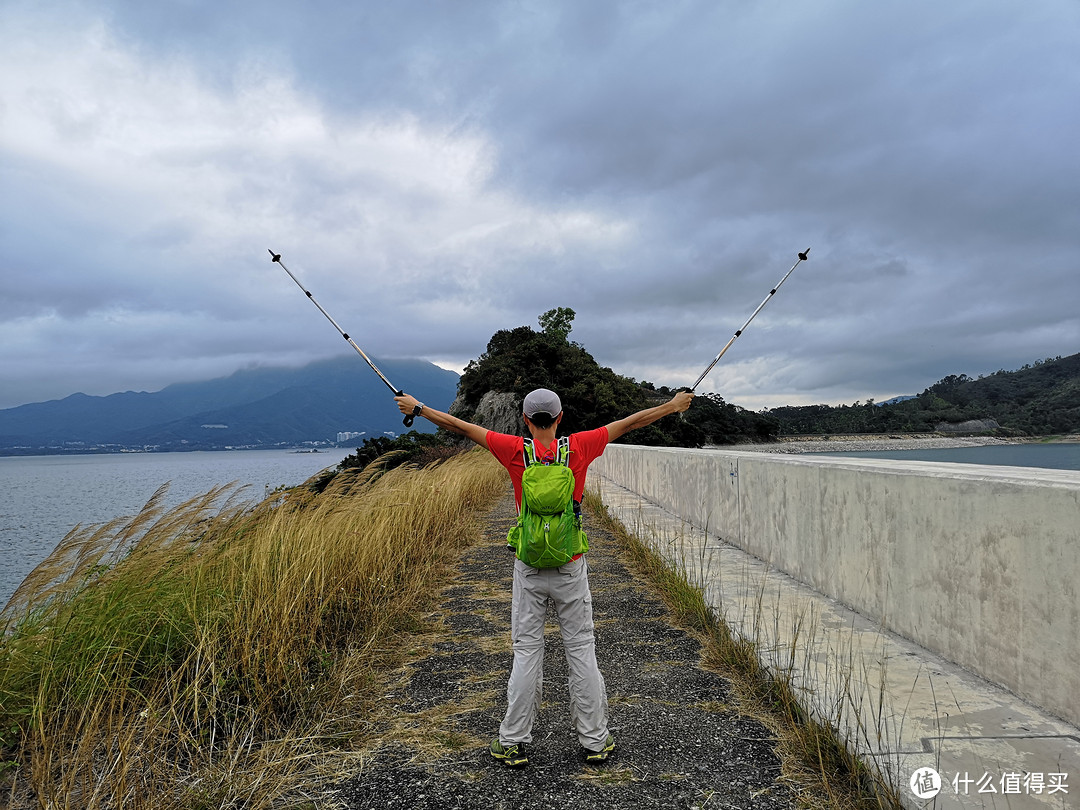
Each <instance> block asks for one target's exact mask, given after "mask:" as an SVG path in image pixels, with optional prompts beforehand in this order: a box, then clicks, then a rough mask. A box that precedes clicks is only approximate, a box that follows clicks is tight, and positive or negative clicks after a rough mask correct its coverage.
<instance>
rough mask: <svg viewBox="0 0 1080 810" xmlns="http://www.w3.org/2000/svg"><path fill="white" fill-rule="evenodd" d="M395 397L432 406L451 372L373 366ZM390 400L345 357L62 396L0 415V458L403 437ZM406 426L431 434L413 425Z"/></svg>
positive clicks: (396, 363)
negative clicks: (150, 389)
mask: <svg viewBox="0 0 1080 810" xmlns="http://www.w3.org/2000/svg"><path fill="white" fill-rule="evenodd" d="M375 362H376V364H377V365H378V366H379V368H380V369H381V370H382V371H383V372H384V373H385V374H386V376H387V377H388V378H389V379H390V380H392V381H393V382H394V384H395V385H399V386H401V387H402V388H403V389H404V390H405V391H407V392H408V393H410V394H413V395H414V396H416V397H417V398H418V399H420V400H421V401H423V402H429V403H431V404H432V405H434V406H435V407H439V408H441V409H445V408H448V407H449V405H450V403H451V402H452V401H453V399H454V397H455V395H456V391H457V383H458V375H457V374H455V373H454V372H452V371H446V370H445V369H441V368H439V367H438V366H435V365H433V364H431V363H427V362H424V361H421V360H376V361H375ZM401 419H402V417H401V415H400V414H399V413H398V410H397V407H396V406H395V405H394V402H393V394H392V393H391V392H390V390H389V389H388V388H387V387H386V386H385V385H384V384H383V382H382V381H381V380H380V379H379V378H378V377H377V376H375V375H374V374H373V373H372V372H371V370H370V369H368V368H367V367H366V366H365V365H364V362H363V361H362V360H361V359H360V358H358V357H354V356H344V357H338V358H334V359H331V360H324V361H319V362H315V363H311V364H309V365H307V366H303V367H301V368H252V369H243V370H241V371H237V372H236V373H235V374H232V375H231V376H228V377H221V378H218V379H213V380H207V381H204V382H191V383H177V384H175V385H170V386H168V387H167V388H164V389H162V390H161V391H157V392H154V393H147V392H135V391H128V392H126V393H120V394H111V395H109V396H104V397H97V396H87V395H86V394H72V395H71V396H69V397H65V398H64V399H60V400H54V401H51V402H36V403H32V404H29V405H20V406H19V407H17V408H7V409H4V410H0V455H24V454H39V453H80V452H122V451H133V450H158V451H168V450H223V449H239V448H271V447H292V446H298V447H299V446H316V447H317V446H319V445H320V444H321V445H324V446H325V445H334V444H335V443H336V442H337V434H338V433H340V432H352V433H361V434H362V435H361V436H359V437H355V438H353V439H350V440H348V441H346V442H344V444H345V445H349V444H357V445H358V444H360V443H362V442H363V440H364V439H365V438H367V437H371V436H379V435H386V434H391V435H397V434H399V433H403V432H406V430H407V428H405V427H404V426H403V425H402V423H401ZM413 427H414V429H417V430H422V431H432V430H434V428H433V426H432V425H430V424H429V423H428V422H425V421H424V420H422V419H420V420H417V422H416V424H415V425H414V426H413Z"/></svg>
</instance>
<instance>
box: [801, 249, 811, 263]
mask: <svg viewBox="0 0 1080 810" xmlns="http://www.w3.org/2000/svg"><path fill="white" fill-rule="evenodd" d="M809 252H810V248H807V249H806V250H804V251H803V252H802V253H800V254H799V261H803V262H805V261H806V254H807V253H809Z"/></svg>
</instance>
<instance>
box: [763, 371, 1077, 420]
mask: <svg viewBox="0 0 1080 810" xmlns="http://www.w3.org/2000/svg"><path fill="white" fill-rule="evenodd" d="M768 415H769V416H770V417H772V418H773V419H775V420H776V422H777V423H778V424H779V425H780V428H781V431H782V432H783V433H785V434H792V433H795V434H800V433H801V434H815V433H819V434H833V433H890V432H931V431H935V430H940V429H941V428H942V427H944V426H947V425H959V424H961V423H964V422H967V421H970V420H984V421H987V422H996V423H997V424H998V425H999V427H998V428H997V429H996V430H995V432H997V433H999V434H1002V435H1012V436H1024V435H1032V436H1036V435H1051V434H1066V433H1077V432H1080V354H1074V355H1071V356H1069V357H1055V358H1052V359H1051V358H1048V359H1046V360H1039V361H1036V362H1035V363H1034V364H1029V365H1025V366H1024V367H1023V368H1021V369H1018V370H1016V371H1004V370H1002V371H996V372H994V373H993V374H990V375H987V376H984V377H979V378H977V379H972V378H971V377H968V376H967V375H966V374H952V375H950V376H948V377H945V378H944V379H942V380H939V381H938V382H936V383H934V384H933V385H931V386H930V387H929V388H927V389H926V390H925V391H923V392H922V393H921V394H919V395H918V396H917V397H914V398H912V399H908V400H904V401H902V402H895V403H889V404H881V405H876V404H874V403H873V401H868V402H865V403H860V402H856V403H854V404H853V405H841V406H838V407H831V406H829V405H808V406H799V407H794V406H793V407H783V408H773V409H772V410H770V411H769V412H768Z"/></svg>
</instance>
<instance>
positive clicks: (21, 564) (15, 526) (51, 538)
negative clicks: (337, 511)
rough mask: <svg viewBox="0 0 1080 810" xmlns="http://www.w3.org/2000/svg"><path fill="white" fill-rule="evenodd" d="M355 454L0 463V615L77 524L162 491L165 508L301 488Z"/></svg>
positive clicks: (126, 511) (250, 453)
mask: <svg viewBox="0 0 1080 810" xmlns="http://www.w3.org/2000/svg"><path fill="white" fill-rule="evenodd" d="M352 452H353V449H352V448H349V449H340V450H329V451H320V452H318V453H295V452H290V451H288V450H232V451H223V452H207V453H121V454H108V455H86V456H12V457H0V607H2V606H3V605H4V604H5V603H6V602H7V600H8V599H9V598H10V596H11V594H12V593H14V592H15V589H16V588H17V587H18V586H19V583H20V582H22V580H23V578H24V577H25V576H26V575H27V574H28V573H30V571H31V570H33V568H34V566H36V565H37V564H38V563H39V562H41V561H42V560H43V559H45V557H46V556H48V554H49V552H50V551H52V550H53V548H54V547H55V546H56V544H57V543H58V542H60V540H61V539H63V537H64V535H65V534H67V533H68V532H69V531H70V530H71V529H72V528H74V527H75V526H76V525H77V524H83V525H89V524H97V523H105V522H107V521H109V520H112V519H113V518H118V517H124V516H127V515H134V514H136V513H137V512H138V511H139V510H140V509H141V508H142V507H143V505H144V504H145V503H146V502H147V500H149V499H150V497H151V496H152V495H153V494H154V492H156V491H157V489H158V487H160V486H161V485H162V484H165V483H168V484H169V493H168V495H167V496H166V499H165V503H166V505H167V506H175V505H177V504H179V503H181V502H183V501H185V500H187V499H188V498H192V497H194V496H197V495H202V494H204V493H206V492H209V491H210V490H211V489H213V488H214V487H216V486H220V485H222V484H229V483H232V482H234V481H235V482H237V483H238V484H240V485H243V486H246V487H247V488H246V489H245V490H243V491H242V492H241V493H240V496H241V497H242V498H243V499H245V500H251V501H259V500H261V499H262V498H263V496H264V494H266V493H267V492H268V491H270V490H273V489H276V488H277V487H279V486H292V485H294V484H300V483H303V482H304V481H306V480H307V479H308V478H310V477H311V476H313V475H315V474H316V473H317V472H319V471H320V470H323V469H325V468H326V467H333V466H336V465H337V463H338V462H339V461H341V459H343V458H344V457H345V456H347V455H349V454H350V453H352Z"/></svg>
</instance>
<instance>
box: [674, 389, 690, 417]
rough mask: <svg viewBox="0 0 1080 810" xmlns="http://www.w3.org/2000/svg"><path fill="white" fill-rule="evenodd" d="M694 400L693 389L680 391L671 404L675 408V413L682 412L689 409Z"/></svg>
mask: <svg viewBox="0 0 1080 810" xmlns="http://www.w3.org/2000/svg"><path fill="white" fill-rule="evenodd" d="M693 401H694V392H693V391H680V392H679V393H677V394H676V395H675V396H673V397H672V398H671V405H672V407H674V408H675V413H682V412H683V411H685V410H687V409H689V407H690V403H691V402H693Z"/></svg>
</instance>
